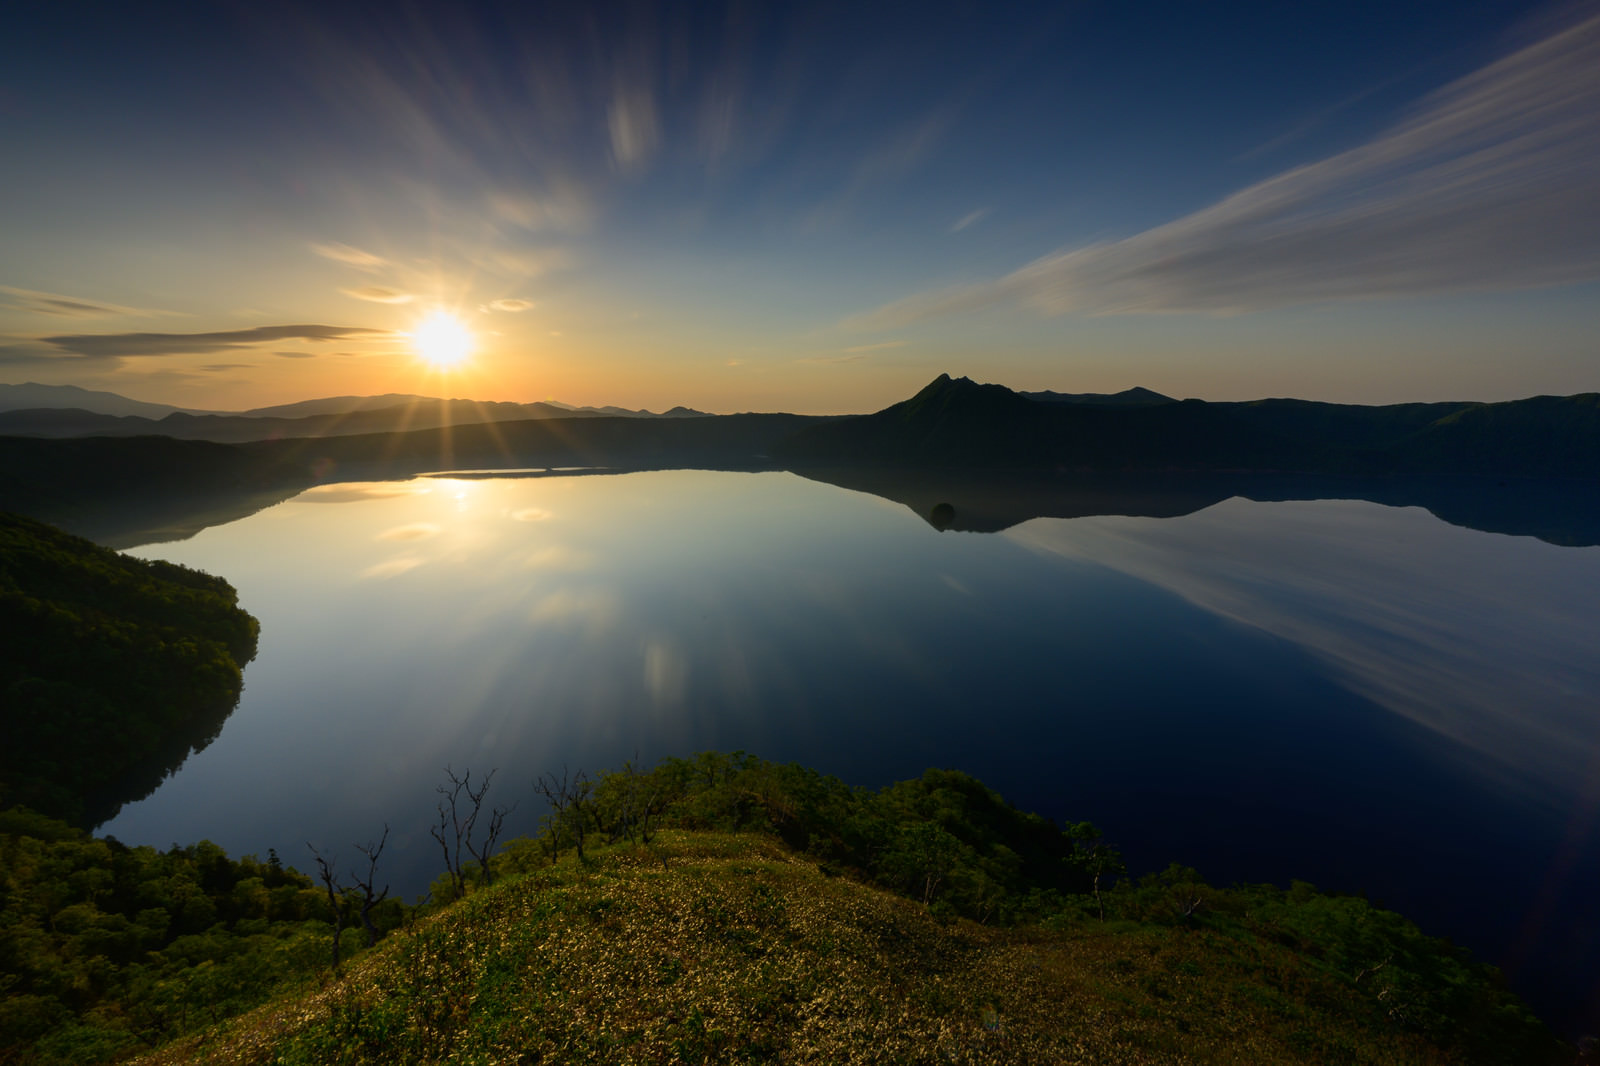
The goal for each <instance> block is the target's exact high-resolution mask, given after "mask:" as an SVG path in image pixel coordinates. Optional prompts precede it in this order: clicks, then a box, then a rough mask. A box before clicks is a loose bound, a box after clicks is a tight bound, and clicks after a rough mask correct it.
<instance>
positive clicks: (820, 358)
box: [795, 352, 866, 366]
mask: <svg viewBox="0 0 1600 1066" xmlns="http://www.w3.org/2000/svg"><path fill="white" fill-rule="evenodd" d="M865 358H866V355H864V354H862V353H859V352H858V353H856V354H855V355H803V356H801V357H800V358H799V359H796V360H795V362H797V363H814V364H817V365H821V366H832V365H835V364H838V363H859V362H860V361H861V360H863V359H865Z"/></svg>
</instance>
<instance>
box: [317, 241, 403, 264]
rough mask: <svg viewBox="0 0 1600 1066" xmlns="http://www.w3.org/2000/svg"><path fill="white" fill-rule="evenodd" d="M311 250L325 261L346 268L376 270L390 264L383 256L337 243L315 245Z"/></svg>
mask: <svg viewBox="0 0 1600 1066" xmlns="http://www.w3.org/2000/svg"><path fill="white" fill-rule="evenodd" d="M311 250H312V251H313V252H316V253H317V254H318V255H320V256H322V257H323V258H324V259H332V260H333V261H334V262H335V263H343V264H345V265H346V266H353V267H358V268H360V269H362V270H376V269H377V268H378V267H381V266H383V265H385V264H386V263H387V262H388V260H387V259H384V258H383V257H382V256H377V255H373V254H372V253H371V252H364V251H362V250H361V249H360V248H356V247H354V246H352V245H349V244H339V243H338V242H336V241H335V242H333V243H330V244H313V245H312V246H311Z"/></svg>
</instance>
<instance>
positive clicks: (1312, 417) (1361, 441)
mask: <svg viewBox="0 0 1600 1066" xmlns="http://www.w3.org/2000/svg"><path fill="white" fill-rule="evenodd" d="M1050 396H1051V399H1050V400H1049V401H1048V402H1041V401H1040V400H1039V399H1031V398H1029V396H1027V395H1024V394H1021V393H1016V392H1012V391H1011V390H1010V389H1007V388H1005V387H1003V386H1000V385H980V384H977V383H975V382H973V381H971V380H969V379H967V378H951V377H949V376H948V375H943V374H941V375H940V376H939V377H938V378H937V379H935V380H934V381H933V382H932V383H930V384H929V385H928V386H927V387H926V388H924V389H923V390H922V391H921V392H919V393H917V394H916V395H915V396H913V397H911V398H910V399H909V400H904V401H902V402H900V403H897V404H894V405H893V406H891V407H887V408H885V409H883V410H882V411H879V412H877V413H876V414H871V415H863V416H860V417H858V418H848V419H835V420H831V421H829V422H826V423H819V424H816V425H812V426H807V427H805V428H803V429H801V430H800V431H799V432H797V433H796V434H795V435H794V436H792V437H790V438H788V439H786V440H784V441H781V442H779V443H778V445H777V446H776V447H775V449H774V456H775V458H777V459H778V460H779V461H780V462H781V463H782V464H784V465H785V466H788V467H790V468H801V469H803V468H805V467H826V468H840V467H877V468H908V469H921V468H944V469H963V470H972V469H1003V470H1053V471H1058V472H1083V473H1087V472H1123V473H1127V472H1169V473H1170V472H1187V473H1197V472H1222V471H1226V472H1258V473H1266V472H1274V473H1301V474H1307V473H1315V474H1341V475H1364V476H1370V475H1392V474H1450V475H1474V476H1493V477H1562V478H1596V477H1600V394H1597V393H1584V394H1582V395H1578V396H1536V397H1533V398H1531V399H1527V400H1514V401H1509V402H1505V403H1413V404H1393V405H1388V406H1380V407H1368V406H1362V405H1357V404H1332V403H1316V402H1312V401H1308V400H1254V401H1251V402H1248V403H1207V402H1205V401H1202V400H1181V401H1171V400H1167V399H1166V398H1165V397H1161V396H1159V395H1158V394H1156V393H1149V392H1147V391H1146V390H1130V391H1129V392H1126V393H1118V394H1116V395H1115V396H1090V397H1088V398H1082V397H1079V398H1073V397H1071V396H1068V395H1065V394H1060V393H1054V394H1050Z"/></svg>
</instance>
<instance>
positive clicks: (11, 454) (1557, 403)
mask: <svg viewBox="0 0 1600 1066" xmlns="http://www.w3.org/2000/svg"><path fill="white" fill-rule="evenodd" d="M396 400H399V401H400V402H399V403H395V402H393V401H396ZM130 402H132V401H130ZM318 405H326V406H324V407H319V406H318ZM260 410H261V411H262V412H265V413H261V414H249V413H243V414H233V415H215V414H195V413H192V412H184V411H172V412H169V413H167V414H166V415H164V416H162V417H161V418H159V419H151V418H147V417H144V416H139V415H106V414H98V415H97V414H94V413H91V412H86V411H77V412H75V413H73V418H77V419H79V420H80V421H79V423H77V424H81V425H85V426H92V425H101V426H102V427H103V426H104V425H106V423H105V422H104V421H101V422H99V423H96V422H94V421H93V420H94V419H100V420H110V422H111V423H113V424H115V425H116V426H119V427H122V428H121V429H119V430H118V431H117V432H106V431H105V430H104V429H103V428H102V429H98V430H95V429H90V430H87V431H86V432H84V433H82V434H79V435H75V436H73V437H71V438H70V439H40V438H42V437H44V436H46V434H43V433H36V434H34V435H32V436H22V435H18V434H16V433H15V431H11V432H10V433H9V434H8V433H7V431H6V430H4V429H0V510H11V511H17V512H19V513H23V514H27V515H30V516H32V517H36V518H40V519H43V520H45V521H49V522H52V523H54V524H57V525H60V526H63V527H64V528H67V529H69V530H72V531H74V532H78V533H81V534H83V535H85V536H89V537H92V538H95V539H98V540H101V541H102V543H109V544H114V545H117V546H127V545H130V544H135V543H145V542H148V541H150V540H158V539H171V538H172V537H182V536H187V535H190V534H192V533H193V532H194V531H195V530H197V529H199V528H203V527H204V526H206V525H211V524H215V523H216V522H219V521H226V520H229V519H231V518H235V517H239V516H241V515H242V514H248V513H249V512H250V511H252V510H254V509H256V508H259V507H262V506H266V505H267V504H270V503H272V502H275V501H276V500H279V499H282V498H284V497H286V496H289V495H292V494H294V493H296V492H298V491H300V490H301V489H303V488H306V487H308V486H310V485H313V484H316V483H318V482H326V481H333V480H347V479H353V478H360V479H378V478H398V477H409V476H413V475H415V474H418V473H423V472H428V471H440V470H518V469H528V468H532V469H536V470H561V469H575V468H582V469H585V470H593V471H599V470H609V471H618V470H647V469H670V468H684V467H692V468H700V469H721V470H752V469H788V470H791V471H794V472H796V473H799V474H802V475H804V476H806V477H811V478H815V479H818V480H824V481H829V482H832V483H834V484H838V485H842V486H846V487H850V488H859V489H863V490H864V491H869V492H875V493H877V494H879V495H883V496H886V497H888V498H890V499H897V500H900V501H901V502H904V503H905V504H907V505H908V506H910V507H912V508H913V509H914V510H916V511H917V513H919V514H921V515H922V516H923V517H924V518H926V519H927V520H928V521H930V522H931V523H933V524H934V525H936V526H939V527H940V528H952V529H967V530H974V531H977V530H994V529H1002V528H1005V527H1006V526H1008V525H1011V524H1013V523H1015V522H1018V521H1023V520H1025V519H1027V518H1029V517H1034V516H1039V515H1055V516H1059V517H1068V516H1071V515H1075V514H1090V513H1123V514H1152V515H1159V514H1169V513H1170V514H1178V513H1184V512H1185V511H1186V510H1189V509H1193V508H1194V507H1196V506H1204V504H1205V502H1206V501H1209V500H1213V499H1221V498H1226V496H1228V495H1249V496H1250V497H1251V498H1254V499H1274V498H1295V499H1299V498H1323V497H1325V496H1328V495H1335V496H1337V495H1344V496H1346V497H1348V498H1361V499H1372V500H1377V501H1379V502H1384V503H1392V504H1413V505H1420V506H1427V507H1429V508H1430V509H1431V510H1433V511H1434V512H1435V513H1436V514H1439V515H1440V517H1444V518H1446V519H1447V520H1449V521H1458V522H1460V523H1461V524H1464V525H1471V526H1474V527H1475V528H1480V529H1494V530H1499V531H1502V532H1517V533H1527V534H1532V535H1535V536H1540V537H1543V538H1545V539H1547V540H1550V541H1552V542H1554V543H1560V544H1594V543H1600V505H1596V503H1595V501H1596V500H1600V492H1597V491H1596V490H1597V489H1600V485H1597V484H1596V481H1597V480H1600V394H1595V393H1585V394H1583V395H1578V396H1564V397H1557V396H1539V397H1534V398H1531V399H1526V400H1516V401H1511V402H1506V403H1487V404H1485V403H1431V404H1396V405H1390V406H1380V407H1367V406H1360V405H1354V404H1328V403H1315V402H1311V401H1306V400H1282V399H1277V400H1257V401H1253V402H1249V403H1206V402H1204V401H1200V400H1173V399H1171V398H1169V397H1165V396H1161V395H1160V394H1158V393H1154V392H1151V391H1149V390H1147V389H1130V390H1128V391H1126V392H1122V393H1115V394H1110V395H1105V394H1094V393H1090V394H1068V393H1047V394H1042V398H1041V394H1034V395H1033V396H1030V395H1027V394H1022V393H1017V392H1013V391H1012V390H1010V389H1007V388H1004V387H1002V386H999V385H980V384H977V383H974V382H972V381H970V380H968V379H966V378H950V377H948V376H946V375H941V376H940V377H938V378H937V379H935V380H934V381H933V382H932V383H930V384H929V385H928V386H927V387H926V388H924V389H923V390H922V391H920V392H919V393H917V394H916V395H915V396H913V397H911V398H910V399H908V400H905V401H902V402H901V403H897V404H894V405H892V406H890V407H887V408H885V409H884V410H882V411H878V412H876V413H874V414H870V415H856V416H833V417H816V416H801V415H787V414H766V415H757V414H745V415H703V414H699V413H697V412H692V411H686V410H683V409H675V410H674V411H671V412H668V413H667V414H666V415H664V416H662V415H657V416H648V414H647V413H644V414H641V413H640V412H625V413H623V414H616V413H611V411H610V409H599V410H596V409H570V408H567V407H565V406H558V405H555V404H549V403H545V404H496V403H477V402H475V401H470V400H450V401H441V400H432V399H427V398H421V397H408V396H394V395H390V396H384V397H336V398H332V399H328V400H317V401H310V402H309V403H307V404H303V405H299V404H294V405H288V407H287V408H263V409H260ZM285 410H287V412H288V414H289V415H297V416H298V417H285V416H284V415H282V414H274V413H272V412H275V411H277V412H282V411H285ZM306 412H310V413H306ZM7 417H9V418H11V419H13V420H14V422H15V423H20V424H27V422H28V420H29V419H30V418H31V419H37V420H40V421H41V422H44V423H47V424H50V425H53V426H55V427H57V428H60V427H63V426H65V425H67V424H69V422H70V421H71V420H70V419H69V418H68V417H67V416H66V414H64V413H63V412H61V411H52V410H49V409H46V410H42V411H41V410H32V411H29V410H18V411H11V412H7V413H6V414H5V415H0V418H7ZM131 427H141V428H138V429H136V430H135V429H132V428H131ZM135 433H136V434H138V435H137V436H130V434H135ZM230 434H242V436H237V437H234V436H229V435H230ZM185 437H187V438H198V439H173V438H185ZM219 438H220V439H219ZM1152 479H1154V480H1152ZM1262 479H1267V480H1262ZM1286 479H1287V480H1286ZM1219 492H1220V493H1222V495H1221V496H1218V495H1217V493H1219Z"/></svg>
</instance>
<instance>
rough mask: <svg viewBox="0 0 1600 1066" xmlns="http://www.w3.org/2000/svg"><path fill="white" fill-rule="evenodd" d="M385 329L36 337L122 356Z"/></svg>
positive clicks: (74, 350) (366, 334)
mask: <svg viewBox="0 0 1600 1066" xmlns="http://www.w3.org/2000/svg"><path fill="white" fill-rule="evenodd" d="M388 336H390V333H389V331H387V330H381V329H366V328H363V327H357V326H319V325H293V326H257V327H255V328H254V329H230V330H221V331H218V332H213V333H79V334H70V335H63V336H57V337H41V338H40V340H41V341H42V342H43V343H44V344H47V345H49V346H50V347H51V348H53V349H54V350H55V351H56V352H57V353H63V354H66V355H68V356H74V357H77V358H81V359H123V358H129V357H137V356H162V355H204V354H208V353H210V352H226V351H235V350H239V349H247V348H250V347H252V346H254V345H256V344H263V343H273V342H276V341H286V340H302V341H332V340H375V339H378V338H380V337H388Z"/></svg>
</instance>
